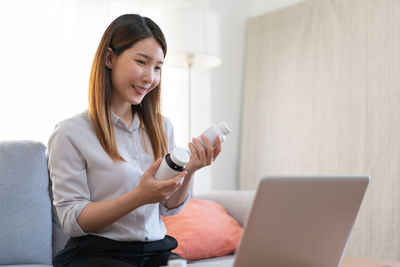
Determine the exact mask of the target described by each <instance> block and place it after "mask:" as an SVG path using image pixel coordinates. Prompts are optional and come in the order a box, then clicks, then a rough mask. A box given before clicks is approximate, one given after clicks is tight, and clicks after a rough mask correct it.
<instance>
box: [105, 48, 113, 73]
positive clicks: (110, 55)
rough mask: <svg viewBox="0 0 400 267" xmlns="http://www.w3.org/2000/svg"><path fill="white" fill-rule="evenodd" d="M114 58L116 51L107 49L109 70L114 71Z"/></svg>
mask: <svg viewBox="0 0 400 267" xmlns="http://www.w3.org/2000/svg"><path fill="white" fill-rule="evenodd" d="M113 57H114V51H113V50H112V49H111V48H110V47H109V48H107V54H106V67H107V68H109V69H112V60H113Z"/></svg>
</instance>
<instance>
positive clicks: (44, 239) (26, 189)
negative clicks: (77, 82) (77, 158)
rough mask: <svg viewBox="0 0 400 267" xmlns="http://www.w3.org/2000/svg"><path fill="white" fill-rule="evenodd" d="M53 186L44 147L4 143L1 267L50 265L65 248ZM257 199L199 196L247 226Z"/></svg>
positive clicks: (0, 146) (0, 154)
mask: <svg viewBox="0 0 400 267" xmlns="http://www.w3.org/2000/svg"><path fill="white" fill-rule="evenodd" d="M49 188H50V185H49V178H48V169H47V160H46V147H45V146H44V145H43V144H41V143H39V142H34V141H3V142H0V216H1V220H0V266H16V265H19V266H24V267H30V266H32V267H33V266H35V267H40V266H51V265H52V257H53V255H55V253H57V252H58V251H59V250H60V249H62V248H63V246H64V244H65V242H66V240H67V237H66V236H65V235H64V233H63V232H62V231H61V228H60V222H59V220H58V217H57V215H56V213H55V209H54V207H52V204H51V203H52V200H51V194H49ZM253 196H254V192H252V191H219V192H212V193H208V194H202V195H199V196H196V197H200V198H204V199H210V200H214V201H216V202H218V203H220V204H221V205H223V206H224V207H225V209H226V210H227V211H228V213H229V214H230V215H231V216H232V217H234V218H235V219H236V220H237V221H238V222H239V223H240V224H241V225H243V223H244V221H245V219H246V217H247V215H248V211H249V208H250V205H251V203H252V199H253ZM211 260H217V259H211Z"/></svg>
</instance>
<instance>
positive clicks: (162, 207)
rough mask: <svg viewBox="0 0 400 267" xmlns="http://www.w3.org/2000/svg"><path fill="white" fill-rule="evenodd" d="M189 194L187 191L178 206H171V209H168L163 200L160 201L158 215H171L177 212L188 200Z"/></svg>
mask: <svg viewBox="0 0 400 267" xmlns="http://www.w3.org/2000/svg"><path fill="white" fill-rule="evenodd" d="M190 196H191V193H190V192H188V195H187V196H186V198H185V200H184V201H183V202H182V203H181V204H180V205H179V206H178V207H176V208H173V209H168V208H167V207H166V206H165V204H164V203H163V202H160V215H161V216H164V217H165V216H172V215H175V214H177V213H179V212H180V211H182V210H183V208H184V207H185V206H186V203H187V202H188V201H189V199H190Z"/></svg>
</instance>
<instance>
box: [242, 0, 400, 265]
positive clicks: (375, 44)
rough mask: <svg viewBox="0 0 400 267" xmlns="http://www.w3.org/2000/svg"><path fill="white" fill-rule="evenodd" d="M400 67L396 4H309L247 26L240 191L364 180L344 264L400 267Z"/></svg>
mask: <svg viewBox="0 0 400 267" xmlns="http://www.w3.org/2000/svg"><path fill="white" fill-rule="evenodd" d="M399 64H400V1H399V0H392V1H390V0H337V1H333V0H331V1H329V0H313V1H307V2H304V3H301V4H298V5H296V6H292V7H289V8H287V9H283V10H280V11H277V12H274V13H269V14H266V15H264V16H260V17H256V18H254V19H251V20H250V21H249V23H248V29H247V49H246V66H245V90H244V96H243V97H244V100H243V101H244V102H243V117H242V134H241V135H242V137H241V138H242V143H241V160H240V179H239V184H240V188H241V189H254V188H255V187H256V185H257V183H258V180H259V179H260V177H262V176H265V175H271V174H369V175H371V177H372V180H371V183H370V186H369V188H368V191H367V194H366V197H365V199H364V202H363V204H362V208H361V210H360V213H359V215H358V218H357V221H356V224H355V226H354V228H353V232H352V235H351V238H350V243H349V245H348V248H347V255H348V256H354V257H366V258H380V259H388V260H389V259H390V260H400V191H399V189H400V106H399V103H400V88H399V82H400V72H399V70H400V68H399Z"/></svg>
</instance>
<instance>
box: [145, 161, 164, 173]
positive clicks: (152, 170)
mask: <svg viewBox="0 0 400 267" xmlns="http://www.w3.org/2000/svg"><path fill="white" fill-rule="evenodd" d="M161 161H162V158H159V159H157V160H156V161H154V162H153V164H151V165H150V167H149V168H148V169H147V171H146V174H148V175H151V176H154V174H156V171H157V170H158V167H160V164H161Z"/></svg>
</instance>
